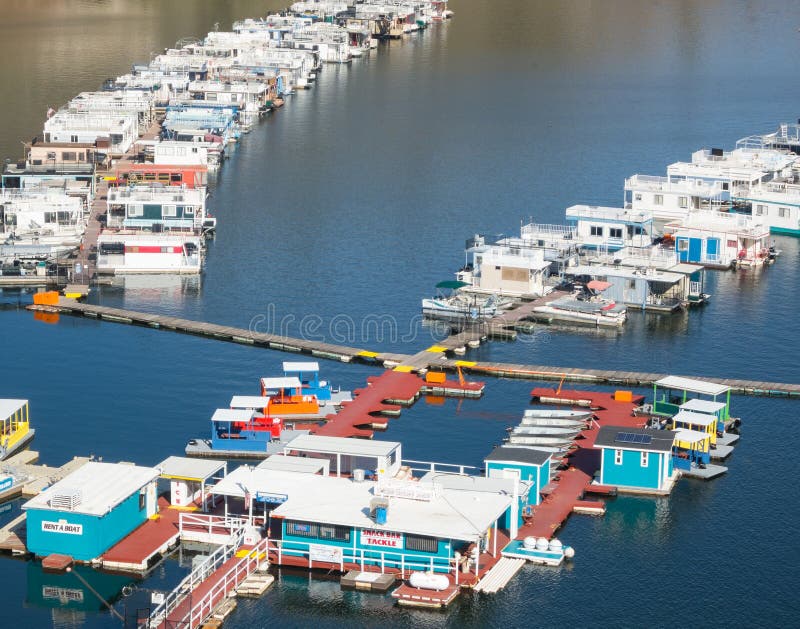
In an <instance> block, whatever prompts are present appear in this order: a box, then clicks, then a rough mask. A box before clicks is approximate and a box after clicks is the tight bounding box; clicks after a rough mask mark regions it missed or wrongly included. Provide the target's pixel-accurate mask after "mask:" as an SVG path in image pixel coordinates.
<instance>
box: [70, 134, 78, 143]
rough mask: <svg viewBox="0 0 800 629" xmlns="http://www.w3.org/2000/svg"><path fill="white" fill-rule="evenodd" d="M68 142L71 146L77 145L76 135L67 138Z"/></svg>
mask: <svg viewBox="0 0 800 629" xmlns="http://www.w3.org/2000/svg"><path fill="white" fill-rule="evenodd" d="M69 141H70V142H72V143H73V144H77V143H78V136H77V135H71V136H69Z"/></svg>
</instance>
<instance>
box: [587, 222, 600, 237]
mask: <svg viewBox="0 0 800 629" xmlns="http://www.w3.org/2000/svg"><path fill="white" fill-rule="evenodd" d="M589 233H590V234H591V235H592V236H602V235H603V228H602V227H601V226H599V225H592V226H590V227H589Z"/></svg>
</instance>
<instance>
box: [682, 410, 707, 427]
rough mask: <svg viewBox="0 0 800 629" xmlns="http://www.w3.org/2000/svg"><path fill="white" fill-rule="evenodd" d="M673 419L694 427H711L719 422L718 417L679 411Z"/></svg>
mask: <svg viewBox="0 0 800 629" xmlns="http://www.w3.org/2000/svg"><path fill="white" fill-rule="evenodd" d="M672 419H673V420H674V421H676V422H681V423H684V424H691V425H692V426H710V425H711V424H713V423H714V422H716V421H717V417H716V415H709V414H707V413H692V412H691V411H678V414H677V415H675V416H674V417H673V418H672Z"/></svg>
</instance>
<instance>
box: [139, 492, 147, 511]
mask: <svg viewBox="0 0 800 629" xmlns="http://www.w3.org/2000/svg"><path fill="white" fill-rule="evenodd" d="M146 504H147V488H146V487H142V489H140V490H139V511H144V506H145V505H146Z"/></svg>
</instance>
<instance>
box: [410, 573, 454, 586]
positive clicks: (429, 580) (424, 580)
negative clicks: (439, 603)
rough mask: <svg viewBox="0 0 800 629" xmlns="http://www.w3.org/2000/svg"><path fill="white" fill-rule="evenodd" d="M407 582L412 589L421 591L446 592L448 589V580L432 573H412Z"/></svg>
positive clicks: (441, 575)
mask: <svg viewBox="0 0 800 629" xmlns="http://www.w3.org/2000/svg"><path fill="white" fill-rule="evenodd" d="M408 582H409V583H410V584H411V586H412V587H415V588H420V589H421V590H446V589H447V588H448V587H450V579H448V578H447V577H446V576H445V575H443V574H434V573H433V572H414V573H412V574H411V577H409V579H408Z"/></svg>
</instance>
